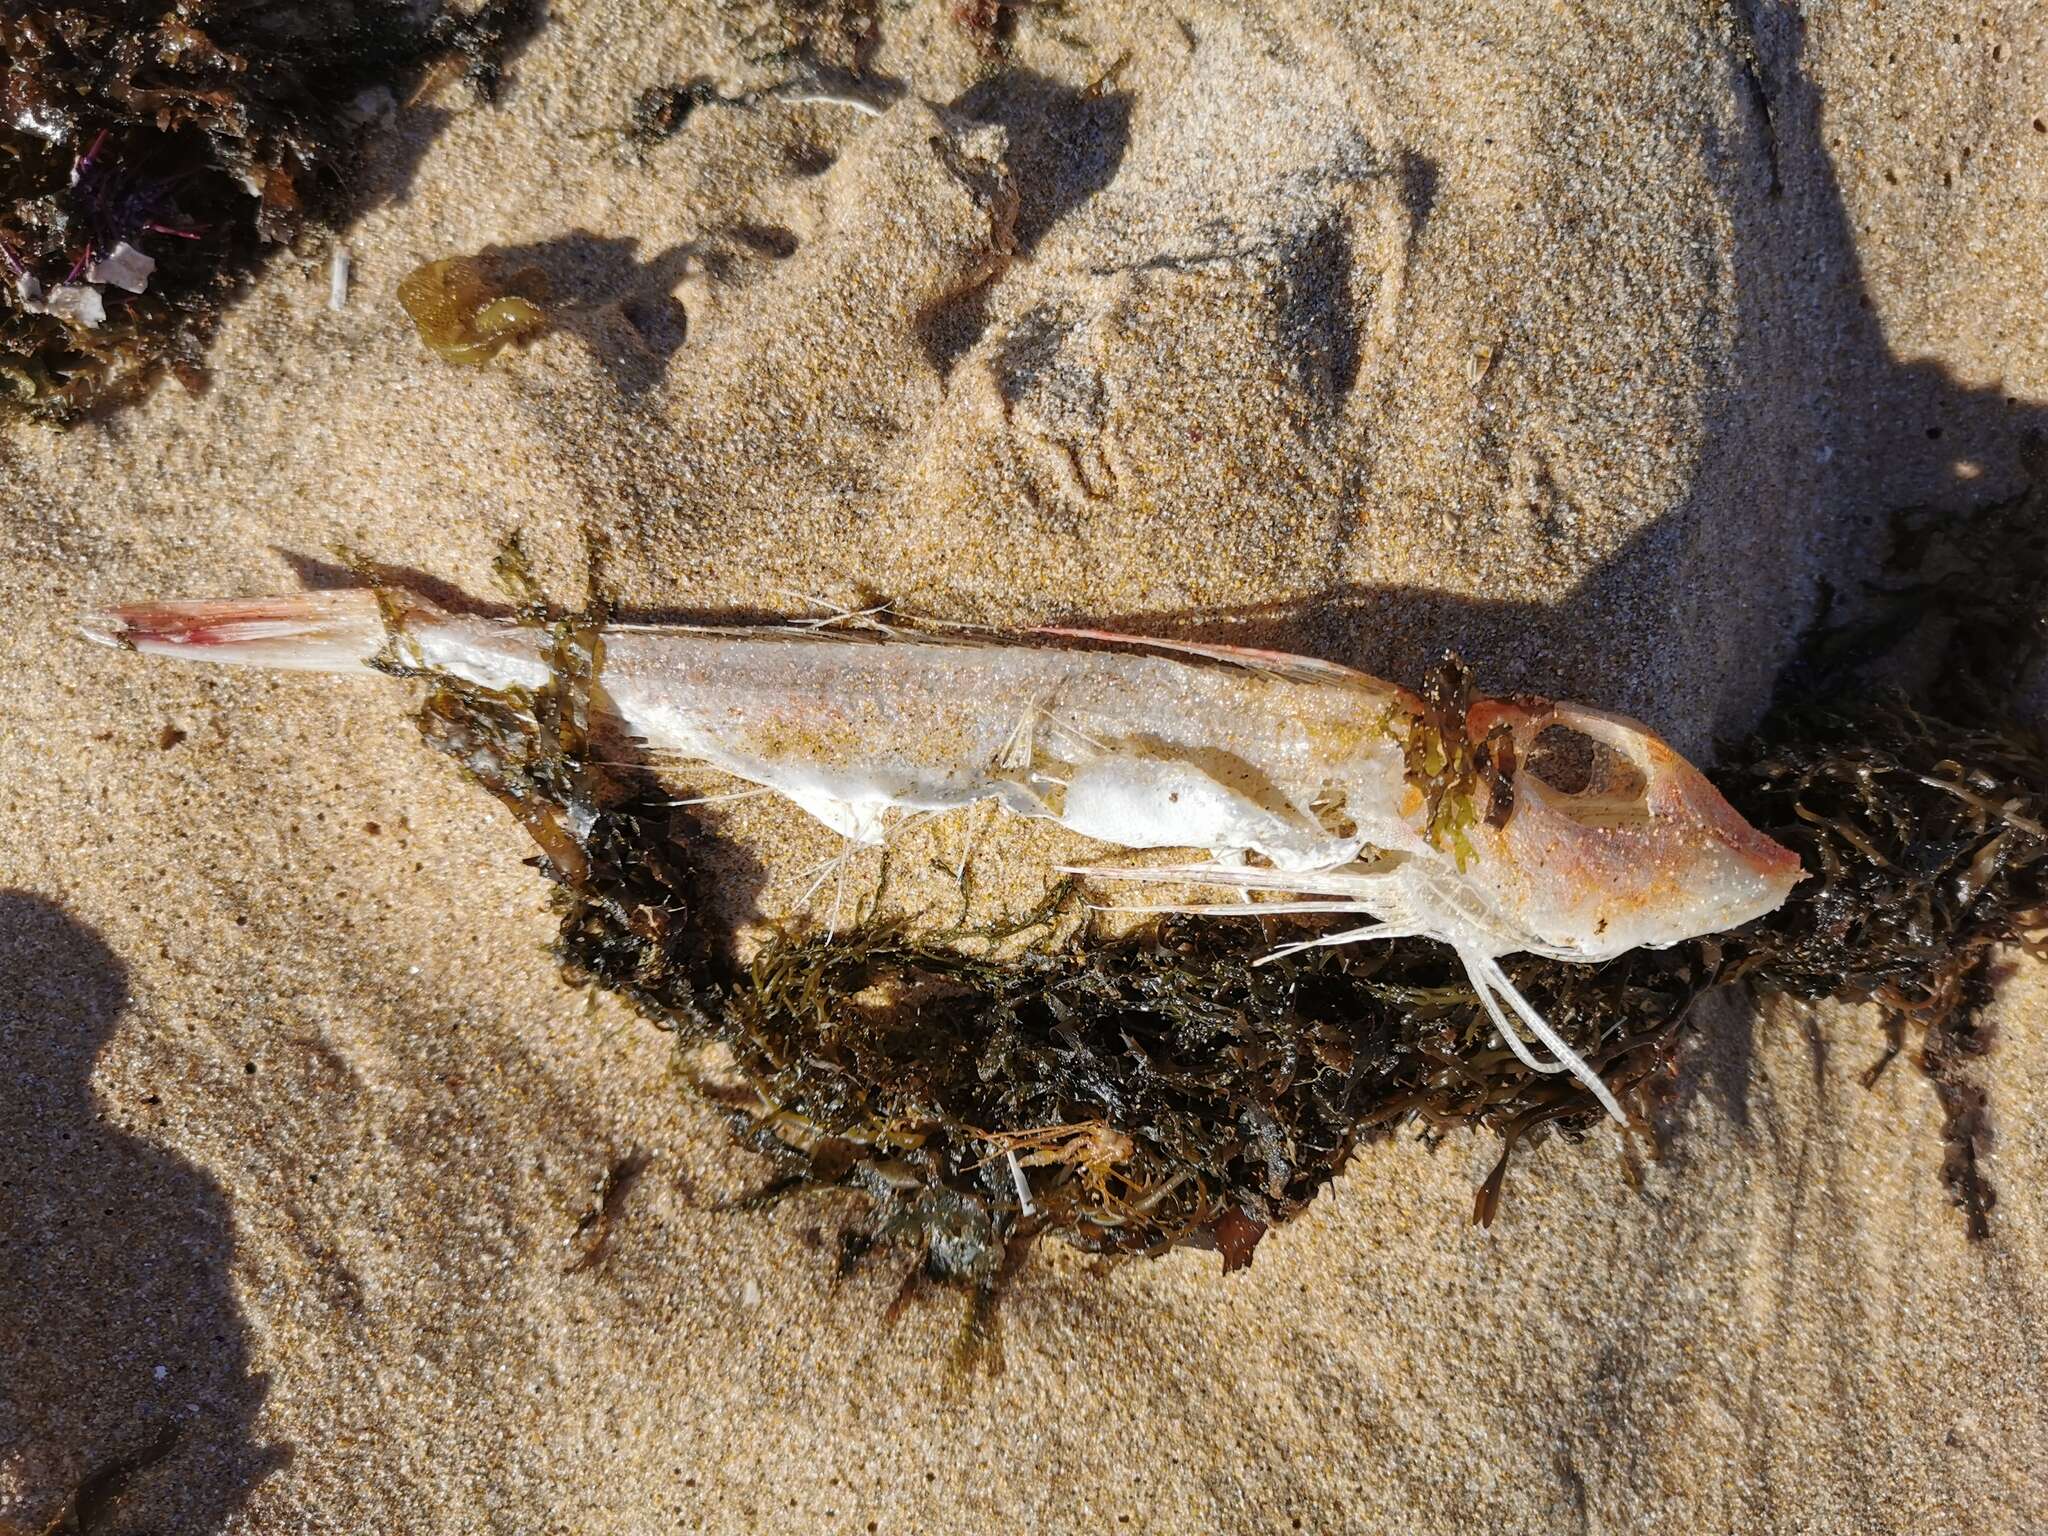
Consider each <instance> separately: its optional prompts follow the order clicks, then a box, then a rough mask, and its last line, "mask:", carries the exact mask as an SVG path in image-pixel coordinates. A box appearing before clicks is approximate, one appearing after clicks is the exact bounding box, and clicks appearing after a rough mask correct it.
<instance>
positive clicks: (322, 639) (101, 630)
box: [79, 590, 439, 672]
mask: <svg viewBox="0 0 2048 1536" xmlns="http://www.w3.org/2000/svg"><path fill="white" fill-rule="evenodd" d="M403 602H404V604H405V613H406V616H407V617H409V618H410V617H413V616H414V615H415V614H418V615H419V616H422V617H424V616H426V615H427V614H435V615H438V613H439V610H438V609H433V608H431V607H429V605H427V604H425V603H423V602H422V601H421V600H420V599H418V598H415V597H412V596H409V595H408V596H407V597H405V598H404V599H403ZM390 620H391V614H390V612H389V611H388V609H387V607H386V606H385V603H384V602H383V600H382V599H381V598H380V597H379V594H378V593H376V592H374V591H370V590H361V591H348V592H296V593H293V594H291V595H290V596H287V597H252V598H228V599H224V600H220V599H215V600H200V601H195V602H175V603H131V604H127V605H124V606H122V607H118V608H109V609H106V610H104V611H102V612H97V613H89V614H86V615H84V616H83V617H81V619H80V620H79V628H80V629H81V630H82V631H83V632H84V634H85V637H86V638H87V639H88V640H95V641H98V642H99V643H100V644H101V645H111V646H115V647H118V648H120V649H122V650H130V651H141V652H144V653H145V654H148V655H152V656H176V657H181V658H184V659H186V660H189V661H212V662H222V663H226V664H228V665H230V666H253V667H276V668H281V669H283V670H286V671H296V672H355V671H364V670H369V667H368V664H369V662H370V660H371V659H372V658H373V657H375V656H376V655H377V654H378V653H379V652H380V651H382V650H383V649H384V647H385V645H386V644H387V643H388V642H389V640H390V638H391V629H390Z"/></svg>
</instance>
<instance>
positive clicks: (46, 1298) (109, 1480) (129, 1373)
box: [0, 890, 285, 1536]
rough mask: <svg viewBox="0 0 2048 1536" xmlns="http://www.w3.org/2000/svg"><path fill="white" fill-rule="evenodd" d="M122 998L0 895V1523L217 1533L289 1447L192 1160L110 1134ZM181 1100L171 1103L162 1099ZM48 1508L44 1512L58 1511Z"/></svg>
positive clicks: (211, 1193)
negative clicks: (266, 1415) (252, 1365)
mask: <svg viewBox="0 0 2048 1536" xmlns="http://www.w3.org/2000/svg"><path fill="white" fill-rule="evenodd" d="M127 1006H128V989H127V979H126V972H125V969H124V967H123V966H122V964H121V962H120V961H119V960H118V959H117V958H115V956H114V955H113V954H112V953H111V952H110V951H109V950H108V949H107V947H106V945H105V944H104V943H103V942H102V941H101V940H100V939H99V937H98V936H97V935H96V934H94V933H93V932H92V930H90V929H89V928H87V927H85V926H84V925H83V924H82V923H79V922H78V921H76V920H75V919H73V918H71V917H69V916H67V915H66V914H65V913H64V912H63V911H62V910H61V909H60V908H59V907H58V906H56V905H55V904H54V903H53V902H50V901H48V900H46V899H44V898H43V897H40V896H36V895H32V894H30V893H28V892H26V891H8V890H0V1468H5V1469H6V1482H7V1484H9V1485H11V1486H12V1487H14V1488H18V1489H19V1490H20V1494H19V1496H18V1497H17V1498H16V1499H15V1500H14V1501H13V1502H10V1503H7V1504H4V1505H0V1532H5V1533H9V1536H12V1533H14V1532H16V1531H33V1532H38V1533H40V1532H43V1531H46V1530H52V1529H61V1530H77V1531H94V1532H130V1531H132V1532H143V1531H149V1532H171V1531H176V1532H202V1531H212V1530H218V1529H220V1528H221V1527H222V1526H223V1525H224V1524H225V1523H226V1522H227V1520H228V1519H229V1517H231V1516H232V1515H233V1514H234V1513H235V1512H236V1511H237V1510H238V1509H240V1508H241V1507H242V1504H243V1502H244V1501H245V1500H246V1499H247V1497H248V1495H249V1492H250V1490H251V1489H253V1488H254V1487H255V1485H256V1484H257V1483H258V1482H259V1481H261V1480H262V1478H263V1477H264V1476H265V1475H267V1474H268V1473H269V1472H270V1471H271V1470H273V1469H274V1468H276V1467H277V1466H279V1465H280V1464H282V1462H283V1461H284V1459H285V1453H284V1452H283V1451H282V1450H281V1449H280V1448H277V1447H273V1446H265V1445H263V1444H261V1443H259V1441H258V1440H257V1438H256V1434H255V1421H256V1418H257V1414H258V1411H259V1409H260V1408H261V1407H262V1403H263V1398H264V1395H265V1393H266V1391H267V1390H268V1379H267V1378H266V1377H262V1376H253V1375H251V1374H250V1372H249V1333H248V1326H247V1324H246V1323H245V1322H244V1321H243V1318H242V1314H241V1310H240V1308H239V1307H238V1306H237V1305H236V1301H235V1294H234V1288H233V1285H232V1283H231V1281H230V1277H229V1269H230V1263H231V1260H232V1257H233V1253H234V1242H235V1234H234V1218H233V1215H232V1213H231V1212H230V1210H229V1208H228V1202H227V1198H226V1196H225V1195H224V1194H223V1193H222V1191H221V1188H220V1186H219V1185H218V1184H216V1183H215V1182H214V1181H213V1179H212V1178H210V1177H209V1176H208V1175H207V1174H206V1173H204V1172H203V1171H201V1170H200V1169H199V1168H197V1167H195V1166H194V1165H193V1164H191V1163H189V1162H187V1161H185V1160H184V1159H183V1158H181V1157H178V1156H176V1155H175V1154H173V1153H170V1152H167V1151H165V1150H164V1149H163V1148H162V1147H161V1146H159V1145H158V1144H157V1143H156V1142H154V1141H151V1140H149V1139H147V1138H145V1137H142V1136H137V1135H133V1134H131V1133H130V1132H128V1131H126V1130H124V1129H121V1128H120V1126H121V1124H122V1122H128V1123H141V1124H148V1123H150V1122H151V1121H152V1120H155V1119H157V1118H159V1116H160V1113H162V1112H163V1111H162V1109H161V1101H160V1100H159V1098H158V1096H157V1095H155V1094H150V1095H148V1096H147V1097H146V1098H145V1099H143V1100H142V1101H140V1102H123V1103H119V1104H110V1103H108V1102H106V1101H105V1100H104V1099H102V1098H101V1096H100V1095H99V1094H98V1093H97V1092H96V1091H95V1089H94V1086H93V1082H92V1074H93V1063H94V1060H95V1058H97V1056H98V1055H99V1052H100V1048H101V1047H102V1046H103V1045H105V1044H106V1042H107V1040H108V1039H109V1038H110V1037H111V1036H112V1035H113V1033H114V1030H115V1029H116V1028H117V1026H118V1025H119V1023H120V1020H121V1016H122V1013H123V1011H124V1010H125V1009H126V1008H127ZM168 1112H169V1113H176V1110H175V1109H172V1110H170V1111H168ZM52 1522H57V1523H56V1524H53V1523H52Z"/></svg>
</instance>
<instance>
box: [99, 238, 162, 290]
mask: <svg viewBox="0 0 2048 1536" xmlns="http://www.w3.org/2000/svg"><path fill="white" fill-rule="evenodd" d="M154 271H156V258H155V257H154V256H145V255H144V254H143V253H142V252H141V251H138V250H137V249H136V248H135V247H134V246H132V245H130V244H129V243H128V242H127V241H126V240H123V241H122V242H121V243H120V244H119V245H117V246H115V247H114V248H113V250H111V251H109V252H108V253H107V254H106V255H105V256H104V257H102V258H101V259H100V260H98V261H96V262H94V263H93V264H92V265H91V266H89V267H87V268H86V269H85V275H86V277H87V278H88V279H89V280H91V281H92V282H95V283H106V284H108V285H110V286H111V287H115V288H121V289H125V290H126V291H127V292H129V293H141V292H143V291H144V290H145V289H147V288H148V287H149V275H150V274H151V273H152V272H154Z"/></svg>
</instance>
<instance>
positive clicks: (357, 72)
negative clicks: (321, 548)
mask: <svg viewBox="0 0 2048 1536" xmlns="http://www.w3.org/2000/svg"><path fill="white" fill-rule="evenodd" d="M486 10H487V11H490V12H493V13H500V12H502V13H504V14H503V15H502V16H496V18H495V20H494V21H493V24H492V25H490V26H485V25H484V24H483V22H484V20H485V19H486V18H484V16H483V14H482V13H478V15H476V16H471V15H468V14H466V13H464V12H461V11H458V10H457V9H455V8H454V7H453V6H452V5H449V4H445V3H439V0H436V3H431V4H426V5H419V4H414V3H413V0H347V3H345V0H181V3H178V4H176V5H172V4H169V3H167V0H68V3H56V4H45V5H34V4H19V5H9V6H7V7H4V8H0V62H4V74H0V108H4V110H0V385H4V386H5V392H4V395H0V403H7V404H12V405H13V406H15V407H16V408H18V409H22V410H25V411H27V412H29V413H31V414H34V415H38V416H42V417H46V418H51V419H57V420H62V419H66V418H69V417H72V416H74V415H76V414H77V413H78V412H80V411H81V410H84V409H86V408H87V407H89V406H92V405H94V404H96V403H100V402H109V403H112V402H117V401H120V400H124V399H128V398H132V397H133V396H135V395H136V394H138V393H139V392H141V391H142V390H143V389H144V388H145V387H146V386H147V385H148V384H149V382H150V381H151V380H152V379H153V378H154V377H155V376H156V375H157V374H158V373H159V372H160V371H161V370H163V369H164V368H166V367H169V368H171V369H173V371H177V372H179V373H180V376H181V377H185V378H188V379H190V378H194V377H196V374H194V373H193V371H192V364H193V363H194V362H195V361H196V359H197V358H198V357H199V355H200V353H201V351H202V350H203V347H204V345H205V342H206V340H207V338H208V336H209V335H210V333H211V331H212V328H213V326H214V324H215V323H216V322H217V320H218V319H219V316H220V312H221V308H222V306H223V305H224V304H225V303H227V302H228V300H229V299H230V298H231V297H232V296H233V294H234V293H235V292H236V290H237V289H238V288H239V287H240V286H241V284H242V283H243V282H244V281H245V280H246V279H247V278H248V277H249V275H250V274H251V273H252V272H254V271H255V270H256V268H257V267H258V266H259V265H260V264H261V263H262V261H263V260H264V258H265V257H266V255H267V254H268V252H269V251H270V250H271V249H273V248H275V247H276V246H278V245H280V244H287V243H289V242H291V241H292V240H294V239H295V238H297V237H298V236H299V235H300V233H301V232H302V231H304V230H305V229H307V228H308V227H309V226H311V225H314V224H318V223H328V224H333V225H339V224H341V223H342V222H344V221H345V220H346V218H347V217H348V215H349V214H350V213H351V212H352V211H353V209H354V205H355V203H356V202H357V194H356V174H355V173H356V170H357V167H358V160H359V155H360V152H361V149H362V147H363V145H364V143H365V142H366V140H367V138H368V136H369V134H370V132H371V130H372V127H373V125H374V124H376V123H377V122H379V121H380V120H382V119H383V118H384V117H385V116H387V115H388V114H389V113H390V112H391V111H393V110H395V108H396V105H397V102H398V101H399V100H401V99H403V98H404V97H405V96H406V95H407V94H408V93H409V92H411V90H412V88H413V86H414V85H415V83H416V82H418V81H419V80H420V79H421V78H422V77H423V76H424V75H426V74H427V73H429V72H431V71H432V70H433V69H434V68H435V67H436V65H437V63H438V61H441V60H443V59H447V58H451V57H452V58H456V59H458V60H459V61H460V62H461V66H462V68H463V69H464V70H466V71H468V72H470V73H471V74H472V75H473V77H476V78H478V79H479V81H480V83H482V82H483V79H484V76H486V75H488V73H489V71H490V70H491V69H493V68H495V66H496V62H497V61H498V60H500V59H502V57H503V55H504V52H505V51H506V49H508V48H509V47H511V46H512V45H513V44H514V43H516V41H517V40H518V36H519V34H520V33H521V31H522V30H523V29H524V28H525V27H527V26H530V25H531V24H532V22H533V20H534V19H535V17H534V6H533V5H532V3H531V0H500V3H498V4H496V5H494V6H491V7H486ZM514 13H517V15H516V17H515V14H514Z"/></svg>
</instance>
